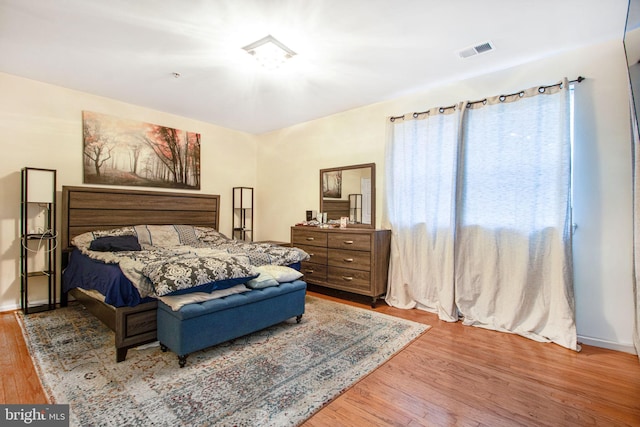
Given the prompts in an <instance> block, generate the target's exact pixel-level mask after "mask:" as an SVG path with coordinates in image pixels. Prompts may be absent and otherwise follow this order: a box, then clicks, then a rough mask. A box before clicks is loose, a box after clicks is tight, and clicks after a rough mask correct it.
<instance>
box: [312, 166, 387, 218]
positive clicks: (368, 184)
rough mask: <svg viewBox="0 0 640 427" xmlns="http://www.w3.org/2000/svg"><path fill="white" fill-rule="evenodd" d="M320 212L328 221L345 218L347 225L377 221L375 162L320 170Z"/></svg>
mask: <svg viewBox="0 0 640 427" xmlns="http://www.w3.org/2000/svg"><path fill="white" fill-rule="evenodd" d="M320 212H323V213H326V214H327V221H330V220H336V221H339V220H340V218H342V217H348V218H349V222H348V225H347V226H348V227H358V228H374V227H375V224H376V165H375V163H366V164H361V165H351V166H341V167H337V168H328V169H320Z"/></svg>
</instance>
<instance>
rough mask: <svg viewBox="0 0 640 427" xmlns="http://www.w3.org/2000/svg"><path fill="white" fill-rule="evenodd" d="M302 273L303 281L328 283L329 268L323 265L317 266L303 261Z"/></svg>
mask: <svg viewBox="0 0 640 427" xmlns="http://www.w3.org/2000/svg"><path fill="white" fill-rule="evenodd" d="M300 273H302V274H303V275H304V276H303V279H304V280H305V281H307V282H314V281H320V282H326V281H327V266H326V265H322V264H316V263H313V262H308V261H302V263H301V265H300Z"/></svg>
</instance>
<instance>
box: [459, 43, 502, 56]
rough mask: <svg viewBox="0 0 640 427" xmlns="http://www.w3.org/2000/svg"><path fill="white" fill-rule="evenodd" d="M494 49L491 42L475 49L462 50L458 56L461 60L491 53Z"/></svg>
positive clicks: (474, 47) (479, 45)
mask: <svg viewBox="0 0 640 427" xmlns="http://www.w3.org/2000/svg"><path fill="white" fill-rule="evenodd" d="M493 49H495V48H494V47H493V43H491V42H490V41H489V42H484V43H480V44H478V45H476V46H473V47H469V48H466V49H462V50H461V51H460V52H458V55H459V56H460V58H469V57H470V56H474V55H479V54H481V53H486V52H491V51H492V50H493Z"/></svg>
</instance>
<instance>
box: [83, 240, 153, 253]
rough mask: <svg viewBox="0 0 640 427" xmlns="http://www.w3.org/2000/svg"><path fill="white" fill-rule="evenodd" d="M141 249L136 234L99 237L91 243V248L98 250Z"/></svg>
mask: <svg viewBox="0 0 640 427" xmlns="http://www.w3.org/2000/svg"><path fill="white" fill-rule="evenodd" d="M141 249H142V248H141V247H140V243H138V238H137V237H136V236H105V237H98V238H97V239H95V240H93V241H92V242H91V245H89V250H92V251H98V252H121V251H139V250H141Z"/></svg>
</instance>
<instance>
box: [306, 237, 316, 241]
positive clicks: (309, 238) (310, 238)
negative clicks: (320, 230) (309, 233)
mask: <svg viewBox="0 0 640 427" xmlns="http://www.w3.org/2000/svg"><path fill="white" fill-rule="evenodd" d="M307 240H308V241H310V242H311V241H313V240H315V239H314V238H313V237H307Z"/></svg>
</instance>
